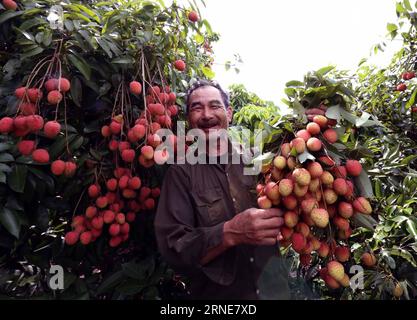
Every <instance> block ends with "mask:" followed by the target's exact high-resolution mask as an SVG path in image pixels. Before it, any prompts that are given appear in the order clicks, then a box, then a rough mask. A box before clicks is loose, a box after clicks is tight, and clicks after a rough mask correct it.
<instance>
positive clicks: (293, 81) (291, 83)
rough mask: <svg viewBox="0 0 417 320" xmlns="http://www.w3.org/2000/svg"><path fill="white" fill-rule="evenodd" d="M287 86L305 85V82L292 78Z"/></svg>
mask: <svg viewBox="0 0 417 320" xmlns="http://www.w3.org/2000/svg"><path fill="white" fill-rule="evenodd" d="M285 86H286V87H303V86H304V83H303V82H301V81H298V80H291V81H288V82H287V83H286V84H285Z"/></svg>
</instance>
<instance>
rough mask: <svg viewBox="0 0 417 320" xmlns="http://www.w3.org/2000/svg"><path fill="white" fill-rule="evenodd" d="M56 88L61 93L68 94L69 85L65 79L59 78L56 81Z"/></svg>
mask: <svg viewBox="0 0 417 320" xmlns="http://www.w3.org/2000/svg"><path fill="white" fill-rule="evenodd" d="M56 88H57V89H59V91H61V92H68V91H69V90H70V89H71V83H70V82H69V80H68V79H67V78H59V79H58V80H57V85H56Z"/></svg>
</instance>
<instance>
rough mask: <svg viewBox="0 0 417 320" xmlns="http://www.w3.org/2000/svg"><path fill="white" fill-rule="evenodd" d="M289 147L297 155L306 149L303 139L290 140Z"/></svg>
mask: <svg viewBox="0 0 417 320" xmlns="http://www.w3.org/2000/svg"><path fill="white" fill-rule="evenodd" d="M290 147H291V149H292V148H294V149H295V151H296V152H297V153H303V152H304V151H305V149H306V142H305V141H304V139H303V138H295V139H293V140H291V142H290Z"/></svg>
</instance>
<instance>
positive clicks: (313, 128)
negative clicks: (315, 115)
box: [306, 122, 320, 136]
mask: <svg viewBox="0 0 417 320" xmlns="http://www.w3.org/2000/svg"><path fill="white" fill-rule="evenodd" d="M306 129H307V131H308V132H309V133H310V134H311V135H313V136H314V135H316V134H319V133H320V126H319V125H318V124H317V123H315V122H310V123H309V124H307V128H306Z"/></svg>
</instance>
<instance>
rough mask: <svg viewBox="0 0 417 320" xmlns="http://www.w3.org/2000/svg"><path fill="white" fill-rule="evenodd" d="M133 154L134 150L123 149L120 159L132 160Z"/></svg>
mask: <svg viewBox="0 0 417 320" xmlns="http://www.w3.org/2000/svg"><path fill="white" fill-rule="evenodd" d="M135 156H136V154H135V150H133V149H127V150H123V152H122V159H123V161H125V162H133V160H135Z"/></svg>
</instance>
